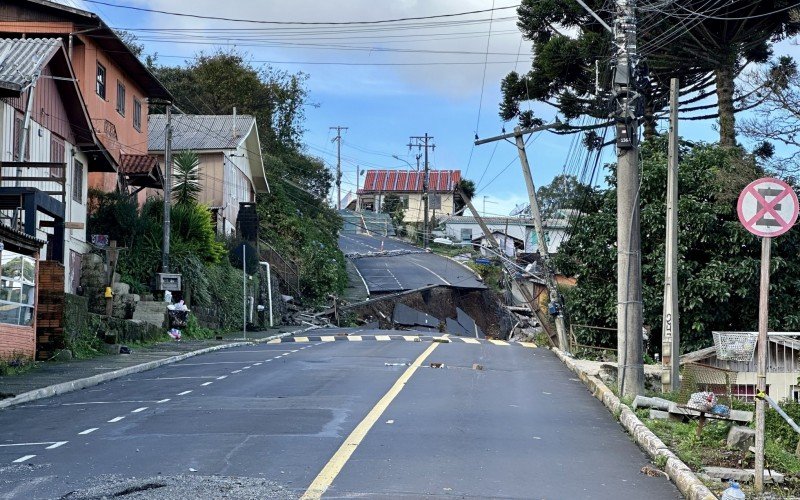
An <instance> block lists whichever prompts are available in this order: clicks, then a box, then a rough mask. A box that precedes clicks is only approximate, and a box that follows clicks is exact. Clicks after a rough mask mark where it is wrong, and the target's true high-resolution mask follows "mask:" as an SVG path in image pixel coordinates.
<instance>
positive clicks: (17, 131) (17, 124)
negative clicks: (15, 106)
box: [11, 116, 31, 161]
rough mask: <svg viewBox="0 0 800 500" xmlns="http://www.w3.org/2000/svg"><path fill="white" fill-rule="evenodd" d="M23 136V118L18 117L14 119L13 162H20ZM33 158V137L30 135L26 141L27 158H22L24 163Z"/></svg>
mask: <svg viewBox="0 0 800 500" xmlns="http://www.w3.org/2000/svg"><path fill="white" fill-rule="evenodd" d="M21 134H22V117H20V116H17V117H16V118H14V137H13V138H12V140H13V141H14V144H12V145H11V146H12V151H14V158H12V160H11V161H19V139H20V137H21ZM30 157H31V135H30V134H28V137H27V140H26V141H25V157H24V158H22V161H28V160H29V159H30Z"/></svg>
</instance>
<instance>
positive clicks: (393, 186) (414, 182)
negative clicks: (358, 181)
mask: <svg viewBox="0 0 800 500" xmlns="http://www.w3.org/2000/svg"><path fill="white" fill-rule="evenodd" d="M460 180H461V171H460V170H431V171H429V172H428V191H430V192H442V193H447V192H452V191H454V190H455V188H456V186H457V185H458V183H459V182H460ZM422 184H423V173H422V172H417V171H414V170H367V174H366V176H365V177H364V187H363V188H362V189H359V190H358V192H359V193H363V192H387V191H389V192H391V191H397V192H406V193H421V192H422Z"/></svg>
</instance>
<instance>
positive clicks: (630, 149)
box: [613, 0, 644, 396]
mask: <svg viewBox="0 0 800 500" xmlns="http://www.w3.org/2000/svg"><path fill="white" fill-rule="evenodd" d="M616 6H617V13H616V17H615V19H614V50H615V52H616V54H615V56H614V60H613V61H614V64H615V68H614V80H613V81H614V87H613V99H614V105H615V108H616V109H615V110H614V112H613V117H614V121H615V124H616V131H617V355H618V359H617V370H618V372H617V380H618V381H619V393H620V396H636V395H637V394H642V393H644V363H643V359H642V355H643V353H642V276H641V234H640V229H639V182H640V179H639V145H638V143H637V135H638V128H639V122H638V120H639V116H640V115H641V112H640V110H639V108H640V107H641V98H640V95H639V93H638V92H637V84H636V78H637V70H636V67H637V64H638V62H639V56H638V54H637V48H636V13H635V9H636V0H616Z"/></svg>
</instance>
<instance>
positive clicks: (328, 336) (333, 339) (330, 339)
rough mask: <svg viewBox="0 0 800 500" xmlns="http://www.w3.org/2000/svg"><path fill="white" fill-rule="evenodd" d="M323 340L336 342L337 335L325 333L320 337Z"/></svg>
mask: <svg viewBox="0 0 800 500" xmlns="http://www.w3.org/2000/svg"><path fill="white" fill-rule="evenodd" d="M319 339H320V340H321V341H322V342H336V337H334V336H332V335H325V336H324V337H320V338H319Z"/></svg>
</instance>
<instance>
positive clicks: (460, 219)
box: [440, 215, 533, 226]
mask: <svg viewBox="0 0 800 500" xmlns="http://www.w3.org/2000/svg"><path fill="white" fill-rule="evenodd" d="M481 219H483V222H484V223H486V224H508V225H509V226H519V225H523V226H533V219H522V218H519V217H481ZM440 223H441V224H477V223H478V221H477V220H475V217H468V216H458V215H447V216H444V217H442V218H441V219H440Z"/></svg>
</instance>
